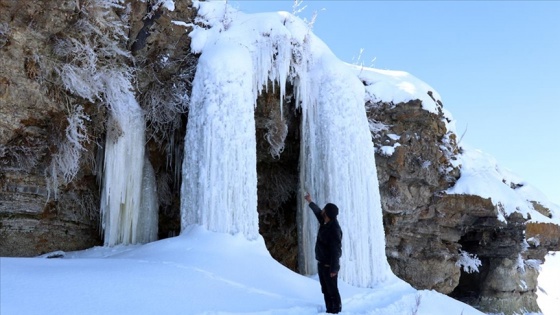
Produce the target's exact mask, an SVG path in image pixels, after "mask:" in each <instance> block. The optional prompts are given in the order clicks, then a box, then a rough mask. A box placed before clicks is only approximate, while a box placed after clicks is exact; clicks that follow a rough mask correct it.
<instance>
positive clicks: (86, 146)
mask: <svg viewBox="0 0 560 315" xmlns="http://www.w3.org/2000/svg"><path fill="white" fill-rule="evenodd" d="M166 3H167V2H164V1H146V2H143V1H123V2H122V3H121V2H112V1H103V0H90V1H77V0H75V1H73V0H69V1H63V2H60V1H13V0H0V54H1V56H2V57H1V61H0V62H1V63H0V115H1V117H2V119H1V121H0V255H1V256H35V255H40V254H44V253H48V252H52V251H55V250H64V251H71V250H78V249H84V248H88V247H92V246H95V245H101V244H102V240H101V236H100V235H101V234H100V215H99V204H100V190H101V187H100V185H101V184H100V174H101V173H102V172H103V169H102V167H101V165H103V161H102V159H103V148H104V146H105V141H107V140H106V134H107V130H108V129H110V128H118V126H114V125H113V124H111V122H110V120H109V118H108V117H109V115H108V110H109V105H108V104H107V102H106V100H105V98H104V96H103V95H102V93H98V94H96V93H93V94H92V95H88V94H87V93H86V92H87V91H77V90H76V86H73V85H72V82H65V79H64V77H63V73H64V71H65V69H68V68H65V65H72V66H74V67H75V68H72V69H76V68H78V69H84V68H87V67H91V68H92V71H93V72H94V73H95V72H101V71H103V70H104V69H108V68H114V67H121V68H126V69H132V71H131V72H130V73H132V75H133V82H134V87H135V93H136V96H137V100H138V102H139V104H140V105H141V107H142V109H143V110H144V113H145V119H146V139H147V145H146V150H147V152H148V157H149V160H150V161H151V164H152V165H153V167H154V170H155V173H156V181H157V191H158V205H159V238H165V237H169V236H174V235H176V234H177V233H178V232H179V230H180V219H179V187H180V176H179V175H180V166H181V160H182V150H183V148H182V143H183V138H184V133H185V125H186V124H187V123H188V122H187V119H186V115H185V113H186V112H187V108H188V99H189V93H188V91H190V82H191V81H192V77H193V75H194V69H195V67H196V61H197V56H196V55H194V54H192V53H191V52H190V49H189V47H190V39H189V37H188V31H189V30H190V28H189V27H188V26H187V24H184V23H176V22H174V21H183V22H187V23H188V22H192V21H193V19H194V16H195V14H196V10H195V9H194V8H193V7H192V4H191V2H190V1H175V2H174V7H173V8H169V7H167V6H166V5H165V4H166ZM116 26H118V27H122V28H121V29H120V30H121V31H122V32H121V33H115V32H114V30H110V28H114V27H116ZM106 35H111V36H110V37H107V36H106ZM87 45H89V46H90V47H93V49H92V50H91V51H86V50H84V49H79V48H80V47H82V48H83V47H84V46H87ZM86 53H91V54H93V55H90V56H89V57H91V58H93V59H94V60H93V61H92V60H91V58H90V59H84V55H87V54H86ZM364 84H365V85H366V86H367V85H368V83H367V82H365V81H364ZM291 89H292V87H290V86H288V87H287V90H288V93H287V96H286V98H285V100H284V102H283V106H284V108H283V110H282V111H280V109H279V104H280V102H279V99H280V97H279V95H278V92H265V93H263V94H262V95H260V96H259V98H258V100H257V103H258V106H257V110H256V112H255V121H256V130H257V134H256V137H257V152H258V153H257V171H258V177H259V181H258V202H259V203H258V209H259V220H260V233H261V234H262V235H263V237H264V238H265V242H266V244H267V247H268V248H269V250H270V252H271V255H272V256H273V257H275V258H276V259H277V260H278V261H280V262H281V263H283V264H284V265H286V266H288V267H289V268H291V269H293V270H297V266H298V262H297V257H298V236H297V217H296V212H297V211H296V209H297V202H298V201H297V199H298V198H297V192H298V188H297V187H298V183H297V181H298V160H299V152H300V150H299V149H300V148H299V128H300V124H301V121H300V115H299V112H298V110H296V109H294V106H292V105H290V104H292V103H293V102H295V98H294V96H293V95H291V92H290V91H291ZM271 90H272V89H271ZM185 91H187V93H185ZM275 91H278V89H276V90H275ZM430 96H431V95H430ZM434 101H435V100H434ZM364 105H365V107H366V110H367V114H368V117H369V119H370V122H371V124H372V126H373V127H372V137H373V139H374V145H375V147H376V149H377V154H376V156H375V160H376V163H377V169H378V176H379V186H380V192H381V199H382V208H383V212H384V226H385V232H386V241H387V245H386V253H387V257H388V260H389V263H390V265H391V267H392V269H393V272H394V273H395V274H396V275H397V276H399V277H401V278H402V279H404V280H406V281H407V282H409V283H411V284H412V285H413V286H414V287H416V288H419V289H434V290H437V291H439V292H443V293H446V294H449V295H451V296H453V297H455V298H457V299H460V300H463V301H465V302H467V303H469V304H472V305H474V306H476V307H478V308H480V309H481V310H484V311H487V312H493V313H499V312H504V313H506V314H513V313H515V312H518V311H521V310H524V311H538V306H537V304H536V294H535V292H536V285H537V282H536V280H537V276H538V265H539V262H538V261H542V260H544V256H545V255H546V253H547V252H548V251H549V250H560V247H559V246H560V245H559V244H558V239H559V235H560V228H559V227H558V226H557V225H554V224H543V223H535V222H529V223H527V221H528V220H529V218H527V217H524V216H523V215H519V214H517V213H513V214H509V215H507V216H505V220H501V219H500V217H501V216H502V215H503V213H502V209H500V207H499V206H496V205H495V204H494V203H493V202H492V200H489V199H484V198H482V197H479V196H474V195H454V194H447V193H445V191H446V190H447V189H448V188H450V187H452V186H453V185H454V184H455V182H456V181H457V180H458V179H459V178H460V176H461V168H460V165H457V163H455V162H456V159H457V156H458V155H459V154H460V153H461V150H462V149H461V148H460V146H459V145H458V144H457V142H456V136H455V134H453V133H452V132H450V130H448V129H447V125H446V120H447V119H449V118H448V117H446V116H445V114H444V112H442V111H440V112H439V113H433V112H429V111H426V110H425V109H423V107H422V101H421V100H411V101H407V102H403V103H399V104H394V103H391V102H383V101H379V102H373V101H370V102H368V103H366V104H364ZM439 105H440V106H442V104H439ZM387 148H390V150H386V149H387ZM372 158H373V157H372ZM512 189H513V188H512ZM535 205H539V204H538V201H535ZM539 206H540V205H539ZM535 208H539V209H540V210H539V211H541V212H542V213H548V215H550V212H549V210H548V209H546V208H544V207H537V206H535ZM547 211H548V212H547ZM461 251H463V252H466V253H470V254H471V255H476V257H478V259H479V260H480V263H481V265H480V267H479V272H474V273H469V272H467V271H465V268H461V263H460V259H461Z"/></svg>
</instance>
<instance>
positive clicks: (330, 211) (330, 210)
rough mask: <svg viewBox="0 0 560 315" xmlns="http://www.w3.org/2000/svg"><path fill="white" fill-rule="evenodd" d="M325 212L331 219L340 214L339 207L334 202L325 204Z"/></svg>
mask: <svg viewBox="0 0 560 315" xmlns="http://www.w3.org/2000/svg"><path fill="white" fill-rule="evenodd" d="M325 213H326V214H327V216H328V217H329V219H336V216H337V215H338V207H337V206H336V205H335V204H334V203H327V205H326V206H325Z"/></svg>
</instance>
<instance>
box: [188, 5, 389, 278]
mask: <svg viewBox="0 0 560 315" xmlns="http://www.w3.org/2000/svg"><path fill="white" fill-rule="evenodd" d="M198 5H199V11H198V12H199V18H198V22H200V23H202V24H205V26H206V28H196V29H195V31H194V32H192V33H191V36H192V39H193V40H192V46H191V47H192V49H193V50H194V51H195V52H201V56H200V60H199V64H198V68H197V73H196V76H195V80H194V83H193V92H192V97H191V104H190V108H189V122H188V126H187V135H186V138H185V159H184V164H183V184H182V185H183V186H182V189H181V194H182V197H181V217H182V221H181V223H182V229H183V230H185V229H187V228H188V227H189V226H191V225H202V226H204V227H206V228H207V229H209V230H212V231H216V232H225V233H232V234H236V233H242V234H243V235H245V237H246V238H248V239H256V238H257V237H258V213H257V174H256V144H255V142H256V140H255V122H254V108H255V102H256V99H257V96H258V95H259V94H260V93H261V92H262V91H263V90H264V89H269V88H271V87H270V86H268V84H269V82H275V83H277V84H278V85H279V86H280V94H281V95H282V98H283V97H284V92H285V85H286V84H287V83H291V84H292V85H293V86H294V88H295V93H296V104H298V106H301V109H302V115H303V117H302V121H303V122H302V143H301V155H300V162H299V163H300V170H301V172H300V187H301V193H302V195H303V190H305V189H309V190H310V191H309V192H310V193H311V194H312V196H313V197H314V199H315V200H317V202H318V203H320V206H322V205H324V204H325V203H327V202H332V203H335V204H337V205H338V207H339V208H340V209H341V213H340V216H339V221H340V224H341V226H342V229H343V233H344V238H343V257H342V260H341V266H342V269H341V277H342V279H343V280H345V281H346V282H348V283H350V284H353V285H358V286H373V285H375V284H377V283H379V282H381V281H383V280H385V279H387V278H388V277H389V276H390V275H392V273H391V270H390V268H389V265H388V263H387V260H386V257H385V236H384V231H383V224H382V212H381V205H380V197H379V187H378V184H377V173H376V168H375V160H374V148H373V144H372V139H371V135H370V131H369V125H368V121H367V117H366V113H365V108H364V98H365V91H364V86H363V84H362V83H361V82H360V80H358V79H357V77H356V75H355V74H353V73H352V72H351V71H350V69H349V68H348V67H347V66H346V65H344V64H343V63H342V62H341V61H340V60H338V59H337V58H336V57H335V56H334V55H333V54H332V52H331V51H330V50H329V49H328V47H327V46H326V45H325V44H324V43H322V42H321V41H320V40H319V39H318V38H317V37H315V36H314V35H313V34H312V33H311V31H310V30H309V27H308V25H306V24H305V23H303V22H302V21H301V20H300V19H299V18H296V17H294V16H292V15H290V14H288V13H276V14H263V15H259V14H253V15H245V14H242V13H240V12H237V11H235V10H232V9H231V8H230V7H228V6H227V5H224V3H223V2H201V3H198ZM299 207H300V209H299V212H300V215H299V219H300V220H299V224H300V241H301V246H300V248H301V252H302V255H301V257H300V260H301V261H302V264H301V266H300V267H301V269H302V271H303V272H305V273H307V274H310V273H314V272H315V268H316V262H315V257H314V251H313V248H314V243H315V235H316V231H317V229H318V226H317V223H316V220H315V218H314V217H312V213H311V211H310V210H309V209H308V208H307V205H306V204H304V202H303V201H301V202H300V205H299Z"/></svg>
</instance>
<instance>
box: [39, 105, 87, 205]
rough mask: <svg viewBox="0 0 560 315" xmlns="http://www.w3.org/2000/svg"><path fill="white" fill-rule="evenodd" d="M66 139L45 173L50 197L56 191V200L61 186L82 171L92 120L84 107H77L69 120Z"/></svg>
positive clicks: (59, 146)
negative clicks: (88, 129)
mask: <svg viewBox="0 0 560 315" xmlns="http://www.w3.org/2000/svg"><path fill="white" fill-rule="evenodd" d="M67 120H68V127H66V137H65V139H64V140H63V141H62V143H60V144H59V145H58V152H57V153H56V154H54V155H53V157H52V161H51V164H50V166H49V168H48V169H47V170H46V171H45V175H46V177H47V188H48V191H49V195H50V192H51V191H54V196H55V199H56V198H57V194H58V187H59V186H60V185H67V184H68V183H70V182H71V181H72V180H73V179H74V178H75V177H76V175H77V174H78V171H79V170H80V159H81V157H82V153H83V151H85V150H86V149H85V148H84V146H83V144H84V143H87V142H89V137H88V134H87V128H86V125H85V122H86V121H89V120H90V118H89V116H88V115H86V114H85V113H84V111H83V108H82V106H75V107H74V108H73V109H72V111H71V113H70V115H69V116H68V118H67Z"/></svg>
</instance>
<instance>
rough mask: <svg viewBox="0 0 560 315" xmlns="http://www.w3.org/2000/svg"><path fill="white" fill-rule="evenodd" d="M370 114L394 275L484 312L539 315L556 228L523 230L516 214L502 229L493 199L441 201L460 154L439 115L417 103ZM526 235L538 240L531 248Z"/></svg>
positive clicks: (377, 108)
mask: <svg viewBox="0 0 560 315" xmlns="http://www.w3.org/2000/svg"><path fill="white" fill-rule="evenodd" d="M368 108H369V111H368V117H369V118H370V120H371V121H372V124H374V125H376V126H377V128H374V129H375V131H374V142H375V146H376V148H377V154H376V162H377V167H378V176H379V185H380V191H381V196H382V207H383V211H384V224H385V230H386V240H387V247H386V253H387V258H388V260H389V263H390V264H391V267H392V269H393V271H394V273H395V274H396V275H397V276H399V277H400V278H402V279H404V280H406V281H407V282H409V283H411V284H412V285H413V286H414V287H416V288H418V289H434V290H437V291H439V292H442V293H445V294H449V295H450V296H452V297H455V298H457V299H459V300H462V301H464V302H467V303H468V304H470V305H473V306H475V307H477V308H479V309H481V310H482V311H484V312H490V313H504V314H515V313H519V312H538V311H539V308H538V305H537V302H536V298H537V296H536V289H537V277H538V265H539V264H540V263H541V262H542V261H544V256H545V255H546V253H547V251H549V250H555V248H557V246H558V245H557V244H558V242H557V240H558V236H559V235H560V234H558V229H557V228H558V226H556V225H553V224H544V225H543V224H535V223H528V224H527V225H526V221H527V220H528V219H529V218H524V217H523V216H522V215H521V214H519V213H516V212H514V213H513V214H511V215H509V216H507V215H504V217H505V222H504V221H503V220H500V219H499V218H500V217H501V215H500V214H502V215H503V214H504V212H503V209H502V208H501V207H500V205H498V206H495V205H494V202H493V201H492V200H490V199H484V198H482V197H480V196H473V195H448V194H445V191H446V190H447V189H448V188H449V187H451V186H453V185H454V183H455V181H456V179H458V178H459V177H460V168H457V167H453V165H454V164H455V163H452V162H453V159H455V156H457V154H459V152H460V150H461V149H460V148H459V147H458V146H457V144H456V143H455V135H454V134H449V133H448V130H447V129H446V126H445V124H444V121H445V119H446V117H445V116H444V114H443V112H441V111H440V112H439V114H437V115H436V114H434V113H430V112H428V111H426V110H424V109H422V104H421V102H420V101H418V100H417V101H410V102H408V103H401V104H396V105H395V104H392V103H378V104H369V106H368ZM387 148H389V150H388V149H387ZM526 232H527V238H528V239H530V238H531V237H533V236H534V237H535V239H534V241H533V242H532V243H531V245H529V244H527V243H526V241H525V233H526ZM537 235H538V236H537ZM538 239H542V242H538ZM555 240H556V241H555ZM461 251H465V252H467V253H469V254H471V255H474V256H473V257H476V258H477V259H479V260H480V262H481V265H480V267H479V268H478V269H479V270H478V272H472V273H469V272H466V271H465V270H464V268H461V266H460V263H459V253H460V252H461Z"/></svg>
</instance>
